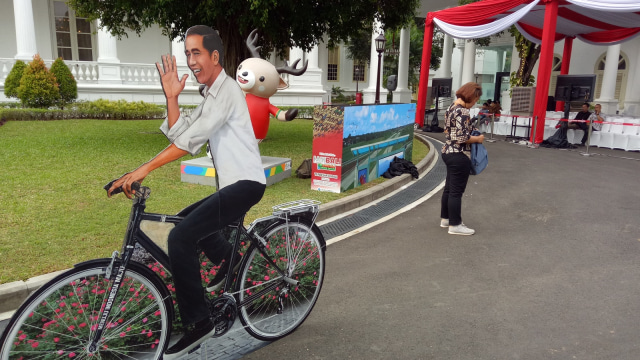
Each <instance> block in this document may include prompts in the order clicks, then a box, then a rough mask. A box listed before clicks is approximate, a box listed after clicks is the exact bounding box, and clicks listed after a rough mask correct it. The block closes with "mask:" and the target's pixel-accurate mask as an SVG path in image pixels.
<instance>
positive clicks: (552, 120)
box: [543, 111, 562, 139]
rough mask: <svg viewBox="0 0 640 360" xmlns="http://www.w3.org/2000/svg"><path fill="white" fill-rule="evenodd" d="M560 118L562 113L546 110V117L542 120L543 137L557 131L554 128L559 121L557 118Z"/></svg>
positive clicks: (545, 137) (547, 136)
mask: <svg viewBox="0 0 640 360" xmlns="http://www.w3.org/2000/svg"><path fill="white" fill-rule="evenodd" d="M560 118H562V114H558V113H556V111H547V118H546V119H545V122H544V136H543V138H544V139H547V138H549V136H551V135H553V134H555V133H556V131H558V129H556V125H558V123H559V121H558V120H559V119H560Z"/></svg>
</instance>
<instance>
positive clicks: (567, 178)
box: [0, 141, 640, 360]
mask: <svg viewBox="0 0 640 360" xmlns="http://www.w3.org/2000/svg"><path fill="white" fill-rule="evenodd" d="M487 147H488V149H489V156H490V165H489V168H487V170H485V172H484V173H483V174H481V175H480V176H477V177H472V178H471V180H470V182H469V185H468V188H467V192H466V194H465V197H464V200H463V218H464V221H465V223H467V224H468V225H469V226H472V227H474V228H475V229H476V230H477V234H476V235H474V236H471V237H456V236H451V235H448V234H446V230H445V229H441V228H439V227H438V223H439V193H438V194H437V195H436V196H435V197H434V198H432V199H431V200H429V201H427V202H425V203H424V204H422V205H420V206H418V207H417V208H415V209H414V210H413V211H411V212H408V213H404V214H403V215H401V216H400V217H397V218H394V219H392V220H390V221H388V222H386V223H384V224H382V225H379V226H376V227H374V228H372V229H370V230H367V231H365V232H362V233H360V234H358V235H356V236H353V237H351V238H348V239H346V240H344V241H341V242H338V243H336V244H333V245H331V246H329V248H328V250H327V274H326V277H325V285H324V288H323V291H322V294H321V296H320V299H319V301H318V304H317V305H316V307H315V309H314V311H313V312H312V314H311V315H310V317H309V318H308V319H307V321H306V322H305V323H304V324H303V325H302V326H301V327H300V329H298V331H296V332H295V333H293V334H292V335H290V336H288V337H287V338H284V339H282V340H279V341H277V342H274V343H270V344H266V343H262V344H253V347H251V348H246V349H244V351H242V353H243V354H244V353H246V352H249V351H253V350H255V349H256V348H258V347H260V346H263V347H262V348H260V349H259V350H257V351H254V352H251V353H250V354H248V355H246V356H244V357H242V358H243V359H298V358H310V359H350V358H351V359H572V358H576V359H623V360H624V359H639V358H640V343H639V342H638V341H637V338H638V334H640V321H638V314H639V313H640V301H638V299H639V298H640V289H639V286H638V278H640V266H638V260H637V259H638V257H639V255H640V221H639V219H640V190H638V186H637V184H638V179H640V154H638V153H626V152H622V151H612V150H603V149H596V150H592V152H596V153H600V154H602V155H596V156H592V157H584V156H582V155H580V153H579V151H561V150H552V149H535V150H534V149H529V148H526V147H523V146H519V145H514V144H510V143H506V142H503V141H498V142H496V143H494V144H487ZM620 157H627V158H628V159H623V158H620ZM1 327H2V325H0V328H1ZM234 333H235V334H238V335H240V333H243V331H241V330H240V331H237V332H234ZM242 341H244V340H237V342H238V343H242ZM207 347H208V348H207V349H205V351H200V352H199V353H200V355H204V354H206V353H212V352H213V353H216V354H217V356H216V358H217V359H219V358H224V359H230V358H240V357H241V356H242V355H240V354H239V353H236V354H229V353H219V352H218V351H212V350H213V349H209V347H210V346H209V345H208V346H207ZM245 351H246V352H245ZM197 355H198V354H194V356H197ZM197 358H213V357H197Z"/></svg>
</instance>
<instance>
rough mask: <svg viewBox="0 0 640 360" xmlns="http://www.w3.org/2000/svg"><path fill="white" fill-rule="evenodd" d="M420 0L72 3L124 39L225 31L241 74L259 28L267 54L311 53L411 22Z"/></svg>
mask: <svg viewBox="0 0 640 360" xmlns="http://www.w3.org/2000/svg"><path fill="white" fill-rule="evenodd" d="M418 1H419V0H385V1H372V0H336V1H317V0H277V1H276V0H201V1H184V0H163V1H139V0H69V2H68V3H69V5H70V6H71V7H72V8H73V9H75V10H76V11H77V13H78V15H80V16H84V17H87V18H89V19H90V20H95V19H100V23H101V25H102V26H103V27H105V28H106V29H108V31H109V32H110V33H111V34H112V35H114V36H116V37H118V38H121V37H122V36H127V34H128V32H135V33H137V34H138V35H140V34H141V32H142V31H143V30H144V29H146V28H148V27H150V26H152V25H155V24H157V25H159V26H160V27H161V28H162V30H163V34H165V35H167V36H169V37H170V38H171V39H175V38H181V37H182V36H183V35H184V32H185V31H186V30H187V29H188V28H189V27H190V26H193V25H198V24H206V25H210V26H212V27H213V28H215V29H217V30H218V31H219V32H220V36H221V37H222V41H223V43H224V44H225V54H224V67H225V70H226V71H227V73H229V74H233V73H235V69H236V67H237V65H238V64H239V63H240V62H241V61H242V60H244V59H245V58H247V57H248V56H249V53H248V51H247V49H246V45H245V40H246V38H247V36H248V35H249V33H250V32H251V30H252V29H254V28H255V29H258V32H259V34H260V40H259V41H260V45H262V46H263V49H262V51H263V54H267V53H268V51H270V50H273V49H277V50H278V51H279V55H281V56H282V55H284V51H286V49H287V48H289V47H292V46H298V47H300V48H302V49H303V50H307V51H308V50H310V49H311V48H312V47H313V46H314V45H316V44H318V43H319V42H320V41H323V39H324V38H325V36H326V38H327V39H328V44H329V46H332V45H335V44H337V43H340V42H346V41H347V40H348V39H349V37H350V36H353V35H355V34H357V33H358V31H359V30H360V29H365V30H366V31H368V32H369V33H371V31H372V29H373V20H374V19H377V20H378V21H379V22H380V23H381V24H382V25H383V26H384V28H398V27H400V26H402V25H403V24H408V23H409V21H410V20H411V18H412V17H413V14H414V13H415V9H416V8H417V6H418V4H419V2H418Z"/></svg>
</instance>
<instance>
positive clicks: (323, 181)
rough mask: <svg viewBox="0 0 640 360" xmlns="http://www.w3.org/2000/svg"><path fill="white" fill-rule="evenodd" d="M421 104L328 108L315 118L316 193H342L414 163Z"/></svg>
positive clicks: (313, 185)
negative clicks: (397, 161) (397, 162)
mask: <svg viewBox="0 0 640 360" xmlns="http://www.w3.org/2000/svg"><path fill="white" fill-rule="evenodd" d="M415 112H416V105H415V104H384V105H353V106H347V105H322V106H316V108H315V111H314V115H313V120H314V126H313V166H312V170H313V171H312V174H311V189H313V190H319V191H330V192H336V193H339V192H342V191H346V190H349V189H353V188H355V187H358V186H360V185H363V184H366V183H368V182H370V181H372V180H374V179H376V178H378V177H380V176H382V174H383V173H384V172H385V171H387V169H388V168H389V164H390V163H391V162H392V161H393V158H394V157H399V158H404V159H407V160H409V161H411V156H412V150H413V124H414V120H415Z"/></svg>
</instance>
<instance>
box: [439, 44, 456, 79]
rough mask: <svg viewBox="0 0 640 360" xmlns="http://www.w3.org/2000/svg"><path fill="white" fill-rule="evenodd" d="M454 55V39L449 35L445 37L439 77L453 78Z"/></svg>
mask: <svg viewBox="0 0 640 360" xmlns="http://www.w3.org/2000/svg"><path fill="white" fill-rule="evenodd" d="M452 55H453V38H452V37H451V36H449V35H447V34H445V35H444V44H443V46H442V59H440V68H439V69H438V71H437V76H438V77H443V78H448V77H451V56H452Z"/></svg>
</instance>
